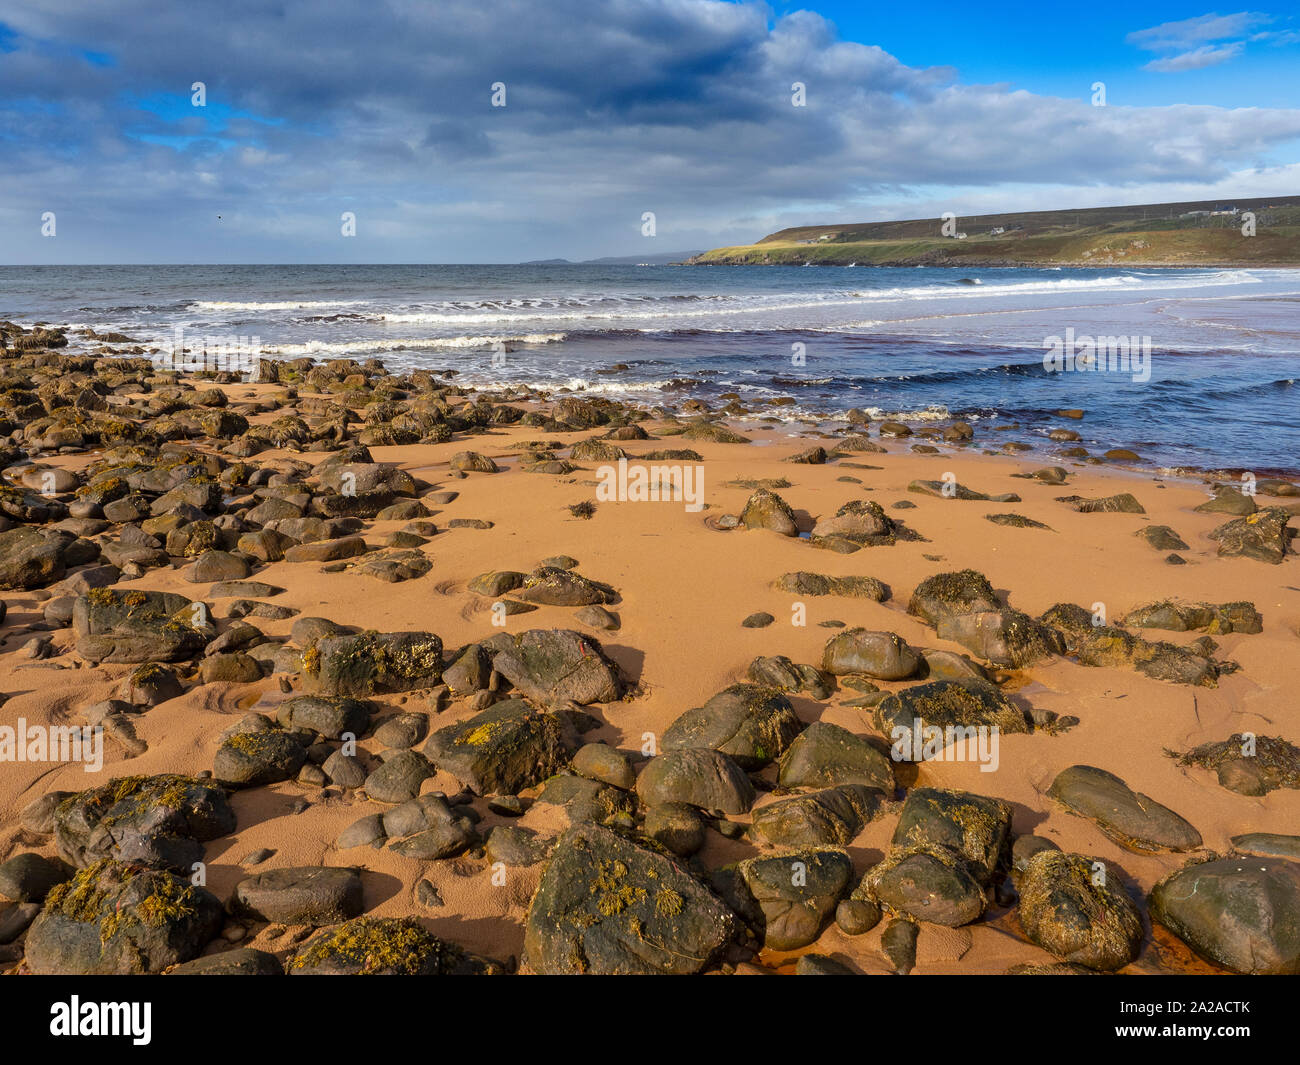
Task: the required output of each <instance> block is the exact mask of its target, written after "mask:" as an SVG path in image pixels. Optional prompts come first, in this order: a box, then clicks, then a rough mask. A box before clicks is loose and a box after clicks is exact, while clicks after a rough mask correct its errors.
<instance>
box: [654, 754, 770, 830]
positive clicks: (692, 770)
mask: <svg viewBox="0 0 1300 1065" xmlns="http://www.w3.org/2000/svg"><path fill="white" fill-rule="evenodd" d="M636 790H637V794H638V795H640V796H641V801H642V802H644V803H645V804H646V805H647V806H657V805H659V804H661V803H665V802H684V803H689V804H690V805H691V806H696V807H698V808H699V809H701V810H720V811H722V812H723V813H726V814H743V813H745V812H746V811H748V810H749V808H750V807H751V806H752V805H753V804H754V785H753V784H752V783H750V780H749V777H747V776H746V775H745V774H744V772H743V771H742V770H741V768H740V767H739V766H738V765H736V763H735V762H733V761H732V760H731V759H730V758H728V757H727V756H726V755H724V754H722V753H721V752H719V751H715V750H711V749H708V748H699V747H696V748H687V749H683V750H675V751H664V752H663V753H662V754H660V755H658V756H657V757H655V758H652V759H650V761H649V762H648V763H647V764H646V767H645V769H643V770H642V771H641V776H640V777H639V778H638V779H637V783H636Z"/></svg>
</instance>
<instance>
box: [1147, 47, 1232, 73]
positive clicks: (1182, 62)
mask: <svg viewBox="0 0 1300 1065" xmlns="http://www.w3.org/2000/svg"><path fill="white" fill-rule="evenodd" d="M1242 47H1243V45H1242V44H1241V42H1240V41H1234V42H1233V43H1232V44H1223V45H1217V46H1216V45H1209V44H1206V45H1202V46H1201V47H1200V48H1195V49H1193V50H1192V51H1190V52H1182V53H1180V54H1179V55H1171V56H1167V57H1166V58H1164V59H1153V60H1151V62H1150V63H1148V64H1146V66H1145V67H1143V69H1144V70H1157V71H1159V72H1160V73H1162V74H1171V73H1176V72H1178V71H1183V70H1201V69H1203V68H1205V67H1213V66H1217V65H1218V64H1219V63H1226V62H1227V61H1228V60H1229V59H1231V58H1233V56H1236V55H1238V54H1240V52H1241V49H1242Z"/></svg>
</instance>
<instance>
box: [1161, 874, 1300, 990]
mask: <svg viewBox="0 0 1300 1065" xmlns="http://www.w3.org/2000/svg"><path fill="white" fill-rule="evenodd" d="M1150 903H1151V917H1152V919H1153V920H1155V921H1158V922H1159V923H1160V924H1162V925H1164V926H1165V927H1166V928H1168V929H1169V930H1170V931H1171V932H1173V933H1174V935H1176V936H1178V938H1179V939H1181V940H1182V941H1183V942H1184V943H1186V944H1187V945H1188V946H1189V947H1191V948H1192V949H1193V950H1194V951H1196V953H1197V954H1199V955H1200V956H1201V957H1203V958H1207V959H1209V960H1210V961H1212V962H1214V963H1215V964H1216V965H1222V966H1223V967H1224V968H1225V969H1231V970H1232V971H1233V972H1238V973H1248V974H1252V975H1262V976H1269V975H1287V976H1294V975H1296V974H1297V973H1300V863H1296V862H1289V861H1283V860H1282V859H1280V858H1221V859H1219V860H1217V861H1211V862H1202V863H1198V864H1193V865H1189V866H1187V867H1186V868H1184V869H1180V870H1179V871H1178V872H1176V873H1172V874H1170V875H1169V876H1167V877H1165V878H1164V879H1163V880H1161V881H1160V882H1159V883H1158V884H1156V886H1155V887H1154V888H1153V889H1152V891H1151V898H1150Z"/></svg>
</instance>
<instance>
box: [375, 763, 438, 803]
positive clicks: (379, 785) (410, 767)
mask: <svg viewBox="0 0 1300 1065" xmlns="http://www.w3.org/2000/svg"><path fill="white" fill-rule="evenodd" d="M431 776H433V767H432V766H431V765H429V761H428V759H427V758H425V757H424V756H423V755H421V754H419V753H418V752H416V751H396V752H395V753H393V754H392V755H390V756H389V758H388V760H387V761H385V762H384V764H383V765H381V766H380V767H379V768H378V769H376V770H375V771H374V772H373V773H371V774H370V776H368V777H366V782H365V785H364V787H365V790H366V794H367V795H369V796H370V798H372V799H374V800H375V801H376V802H386V803H392V804H394V805H396V804H397V803H402V802H406V801H407V800H408V799H414V798H415V797H416V796H417V795H418V794H419V793H420V785H421V784H423V783H424V781H425V780H426V779H428V778H429V777H431Z"/></svg>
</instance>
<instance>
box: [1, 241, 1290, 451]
mask: <svg viewBox="0 0 1300 1065" xmlns="http://www.w3.org/2000/svg"><path fill="white" fill-rule="evenodd" d="M0 320H11V321H15V322H18V323H21V324H24V325H31V324H32V323H34V322H38V321H41V322H47V323H51V324H57V325H67V326H70V327H71V328H72V330H79V329H93V330H95V331H96V332H99V333H107V332H115V333H122V334H125V335H127V336H130V337H132V338H134V339H136V340H137V341H139V342H140V343H141V344H143V345H145V346H146V347H157V346H161V345H164V344H166V343H169V342H170V341H171V340H172V339H173V338H174V337H175V336H177V332H176V331H177V330H178V329H179V330H180V331H181V333H180V335H181V336H182V337H183V338H184V342H185V343H186V344H187V345H188V344H191V343H193V342H194V340H195V339H196V338H197V339H202V338H205V337H212V338H217V340H216V341H215V342H218V343H219V342H221V338H228V337H243V338H245V343H247V344H250V345H251V344H256V346H257V348H258V350H259V351H260V353H261V355H262V356H263V357H270V358H280V359H292V358H298V357H301V356H304V355H308V356H312V357H314V358H317V359H330V358H354V359H358V360H364V359H372V358H378V359H381V360H382V361H383V362H384V364H385V365H386V366H388V367H389V368H391V369H394V370H403V369H407V368H412V367H421V368H430V369H437V370H454V371H456V377H455V378H454V379H455V380H456V381H457V382H458V383H461V384H466V385H475V386H479V385H482V386H489V385H491V386H499V385H507V384H508V385H518V386H524V387H527V388H531V389H550V390H558V389H568V390H570V391H572V392H575V393H578V394H582V395H588V396H592V395H605V396H610V397H613V398H616V399H622V400H630V401H633V402H636V403H640V404H644V405H646V406H654V405H657V404H671V405H679V404H680V403H681V402H682V401H684V400H686V399H688V398H692V397H695V398H700V399H704V400H707V401H710V402H712V403H716V402H718V400H719V397H720V396H723V395H724V394H729V393H735V394H737V395H739V396H740V399H741V402H742V403H744V404H746V405H747V406H750V407H752V408H754V409H756V410H758V411H759V412H760V414H761V416H763V417H768V418H778V419H781V420H782V421H784V422H787V423H789V424H790V425H791V427H792V429H793V428H797V427H800V426H802V425H804V424H806V423H807V422H808V421H817V420H819V419H826V418H829V417H833V416H835V415H836V414H840V413H842V412H844V411H846V410H848V409H850V408H859V409H862V410H865V411H867V412H868V413H869V414H870V415H872V417H873V418H876V419H881V418H893V419H899V420H902V421H905V422H910V423H924V422H933V421H937V420H942V419H947V418H962V419H965V420H968V421H970V422H971V423H972V424H973V425H975V426H976V429H977V431H978V430H980V428H981V426H984V427H991V426H1005V425H1015V426H1016V427H1017V428H1016V429H1015V430H1013V431H1011V435H1010V436H1009V437H1007V436H1002V437H1001V438H1003V439H1006V438H1010V439H1017V440H1022V441H1024V442H1026V443H1029V444H1031V445H1036V446H1039V445H1041V447H1042V448H1043V449H1044V450H1047V451H1050V450H1051V447H1052V446H1054V445H1050V444H1049V441H1048V440H1047V433H1048V432H1049V431H1050V430H1051V429H1053V428H1060V427H1068V428H1072V429H1075V430H1076V431H1078V432H1079V433H1080V434H1081V436H1082V440H1081V441H1080V443H1081V444H1082V445H1083V446H1085V447H1090V448H1111V447H1125V448H1130V449H1132V450H1134V451H1136V452H1137V453H1138V454H1139V455H1140V456H1141V457H1142V459H1143V461H1144V463H1147V464H1150V465H1152V466H1155V467H1160V468H1167V469H1200V470H1216V469H1229V470H1251V471H1255V472H1257V473H1259V474H1261V475H1264V474H1276V473H1284V474H1294V473H1295V472H1297V471H1300V389H1297V385H1296V382H1297V380H1300V270H1296V269H1255V268H1248V269H1237V268H1197V269H1174V268H1167V269H1125V268H1122V267H1117V266H1099V267H1095V268H1066V267H1061V268H1042V269H1020V268H965V267H962V268H958V269H953V268H943V267H910V268H895V267H865V266H864V267H859V266H845V267H823V266H809V267H799V266H658V265H644V266H634V265H594V264H593V265H551V264H547V265H508V266H491V265H463V266H462V265H429V266H412V265H373V266H366V265H345V266H325V265H311V266H284V265H278V266H273V265H258V266H197V265H196V266H36V267H18V266H4V267H0ZM70 337H71V339H72V341H73V343H72V345H71V347H72V349H73V350H75V349H76V348H78V347H85V348H86V349H87V350H92V349H93V348H95V347H96V346H98V345H97V344H96V343H94V342H93V341H90V340H87V339H83V338H79V337H76V336H75V335H72V334H70ZM1098 337H1112V338H1114V337H1123V338H1127V339H1128V340H1129V341H1130V343H1131V345H1132V349H1133V350H1134V351H1135V352H1142V353H1144V354H1143V358H1142V359H1141V362H1140V364H1139V361H1138V359H1137V358H1133V359H1131V360H1129V361H1127V362H1126V361H1123V360H1121V361H1120V362H1119V363H1118V364H1116V361H1115V360H1114V359H1110V360H1108V359H1106V358H1097V359H1094V360H1092V361H1091V362H1089V361H1088V360H1087V359H1086V358H1082V359H1080V360H1079V361H1078V362H1075V361H1074V360H1071V362H1070V363H1069V364H1067V365H1073V366H1074V367H1075V368H1074V369H1073V370H1070V369H1066V370H1058V369H1056V368H1054V367H1051V368H1049V367H1045V365H1044V354H1045V352H1048V351H1052V350H1059V347H1057V348H1054V347H1053V340H1054V338H1055V339H1057V340H1066V339H1069V338H1073V340H1074V341H1075V343H1076V344H1083V343H1085V342H1086V340H1087V339H1088V338H1098ZM1074 350H1078V351H1079V352H1080V353H1082V354H1086V352H1087V351H1088V350H1090V349H1087V348H1086V347H1079V348H1077V349H1074ZM1112 350H1115V349H1112ZM1120 350H1122V349H1120ZM1147 351H1149V353H1150V355H1149V358H1147V357H1145V352H1147ZM781 397H793V398H794V400H795V403H793V404H786V405H779V406H778V405H770V404H769V403H767V402H766V401H770V400H773V399H777V398H781ZM722 402H725V400H724V401H722ZM1075 408H1077V409H1082V410H1083V411H1085V416H1084V417H1083V418H1082V419H1081V420H1078V421H1063V420H1062V418H1061V417H1059V416H1058V415H1057V413H1056V412H1057V411H1058V410H1061V409H1075ZM757 416H758V415H756V416H755V417H757ZM981 439H985V440H987V439H989V438H988V437H987V436H984V435H983V434H981Z"/></svg>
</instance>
